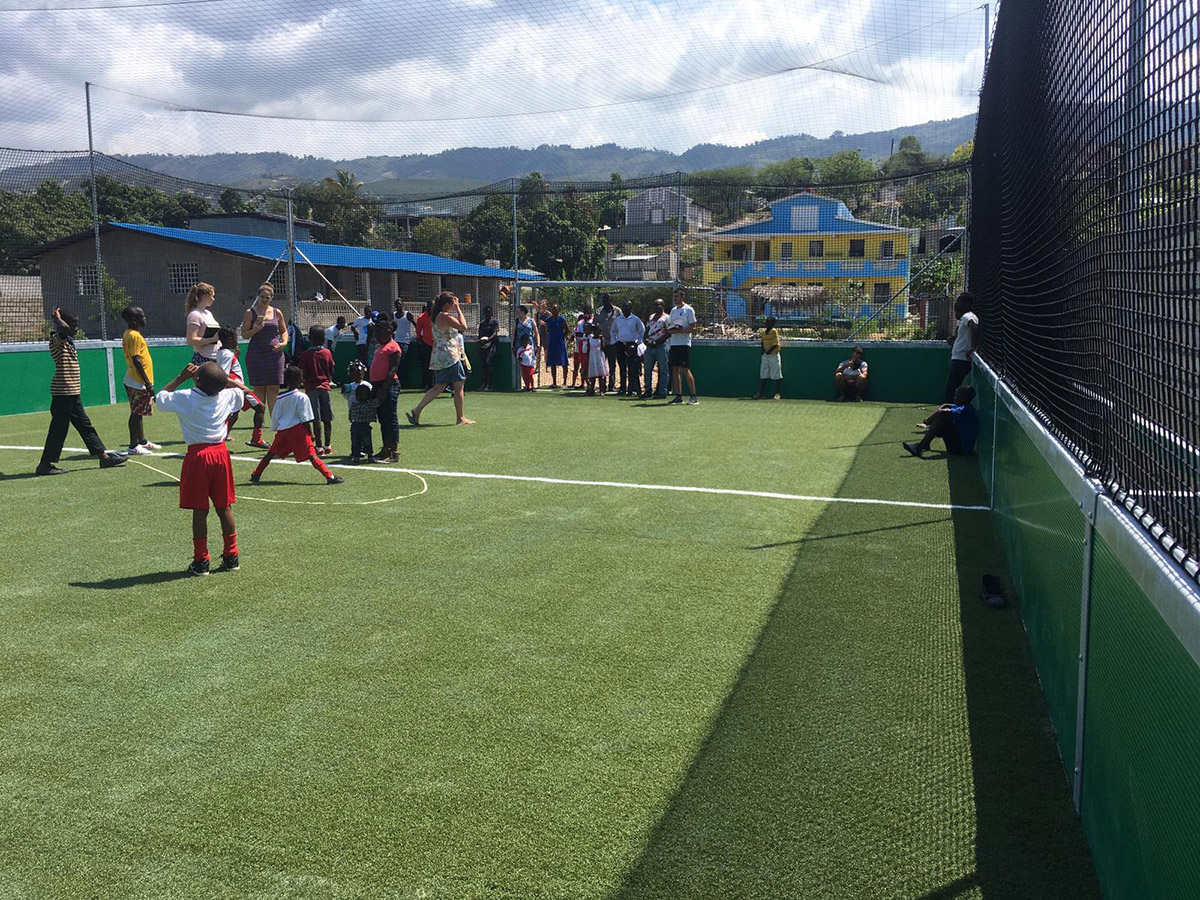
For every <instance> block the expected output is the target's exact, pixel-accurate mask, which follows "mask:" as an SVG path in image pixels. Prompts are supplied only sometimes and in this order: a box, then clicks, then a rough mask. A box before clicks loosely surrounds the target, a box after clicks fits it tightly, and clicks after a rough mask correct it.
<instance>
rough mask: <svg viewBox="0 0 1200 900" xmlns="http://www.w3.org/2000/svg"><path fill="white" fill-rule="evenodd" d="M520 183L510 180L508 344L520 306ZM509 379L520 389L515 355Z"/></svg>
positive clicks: (510, 356)
mask: <svg viewBox="0 0 1200 900" xmlns="http://www.w3.org/2000/svg"><path fill="white" fill-rule="evenodd" d="M519 188H520V183H519V182H518V181H517V179H515V178H514V179H512V234H513V289H512V295H511V296H510V297H509V300H508V340H509V342H510V344H511V343H512V341H513V340H514V339H515V338H516V331H517V307H518V306H520V305H521V254H520V243H519V242H518V240H517V190H518V189H519ZM508 356H509V360H508V366H509V378H510V379H511V383H512V386H513V388H517V387H520V373H519V372H518V371H517V355H516V354H515V353H511V352H510V353H509V354H508Z"/></svg>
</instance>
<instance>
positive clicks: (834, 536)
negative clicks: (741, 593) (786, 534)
mask: <svg viewBox="0 0 1200 900" xmlns="http://www.w3.org/2000/svg"><path fill="white" fill-rule="evenodd" d="M948 521H950V520H949V519H925V520H924V521H921V522H905V523H904V524H903V525H885V526H884V527H882V528H864V529H862V530H861V531H841V532H838V533H837V534H819V535H817V536H816V537H802V538H798V539H797V540H794V541H777V542H776V543H774V544H759V545H758V546H756V547H747V548H746V549H747V550H774V549H775V548H776V547H796V546H798V545H800V544H811V543H812V542H813V541H833V540H837V539H839V538H848V537H863V536H864V535H868V534H879V533H880V532H881V531H899V530H900V529H902V528H918V527H920V526H922V525H936V524H938V523H939V522H948Z"/></svg>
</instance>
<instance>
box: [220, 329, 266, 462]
mask: <svg viewBox="0 0 1200 900" xmlns="http://www.w3.org/2000/svg"><path fill="white" fill-rule="evenodd" d="M240 353H241V351H240V350H238V336H237V331H236V330H234V329H233V328H230V327H229V326H228V325H222V326H221V330H220V331H218V332H217V365H218V366H220V367H221V371H223V372H224V373H225V374H226V375H227V376H229V381H230V383H231V384H233V385H235V386H237V387H239V388H241V389H242V392H243V393H244V394H245V395H246V400H245V402H244V403H243V404H242V409H241V410H238V411H237V412H235V413H234V414H233V415H232V416H230V417H229V421H228V422H226V423H225V424H226V434H225V441H226V443H228V441H229V438H230V436H231V435H232V434H233V426H234V425H236V424H237V420H238V414H239V413H240V412H241V411H242V410H246V409H252V410H254V430H255V431H258V432H261V431H262V427H263V419H264V418H265V414H266V410H267V407H266V405H265V404H264V403H263V402H262V401H261V400H259V399H258V397H256V396H254V392H253V391H251V390H250V389H249V388H247V387H246V384H245V381H244V379H243V378H242V364H241V363H240V362H239V361H238V355H239V354H240Z"/></svg>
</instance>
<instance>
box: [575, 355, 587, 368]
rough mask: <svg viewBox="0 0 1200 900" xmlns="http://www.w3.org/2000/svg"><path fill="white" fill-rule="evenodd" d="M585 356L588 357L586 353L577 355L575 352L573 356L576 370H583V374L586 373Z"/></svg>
mask: <svg viewBox="0 0 1200 900" xmlns="http://www.w3.org/2000/svg"><path fill="white" fill-rule="evenodd" d="M587 356H588V355H587V354H586V353H578V352H577V353H576V354H575V366H576V368H579V369H583V370H584V371H585V372H586V371H587Z"/></svg>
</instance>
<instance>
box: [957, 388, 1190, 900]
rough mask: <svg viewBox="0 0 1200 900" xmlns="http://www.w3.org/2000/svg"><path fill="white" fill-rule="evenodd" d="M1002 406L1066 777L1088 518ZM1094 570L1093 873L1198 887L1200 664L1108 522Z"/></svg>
mask: <svg viewBox="0 0 1200 900" xmlns="http://www.w3.org/2000/svg"><path fill="white" fill-rule="evenodd" d="M981 375H982V373H980V372H978V371H977V372H975V373H974V377H973V380H974V383H975V384H976V386H977V388H978V391H979V395H978V402H979V406H980V414H981V416H980V417H981V425H982V427H981V429H980V441H979V445H978V448H979V449H978V453H979V465H980V470H981V472H982V474H983V477H984V480H985V482H987V481H989V480H990V479H991V474H992V472H991V468H992V445H993V435H992V432H993V427H992V409H993V406H994V404H995V394H994V391H993V390H992V389H991V386H990V385H989V383H988V381H987V379H986V377H981ZM999 413H1000V414H999V416H998V420H997V422H996V426H995V429H994V430H995V431H996V432H997V434H996V436H995V460H996V479H995V493H994V498H995V508H996V525H997V530H998V532H999V534H1000V539H1001V543H1002V544H1003V546H1004V551H1005V555H1006V557H1007V559H1008V563H1009V567H1010V569H1011V571H1012V575H1013V580H1014V582H1015V584H1014V587H1015V588H1016V593H1017V597H1018V600H1019V602H1020V605H1021V617H1022V619H1023V621H1024V622H1025V628H1026V631H1027V633H1028V635H1029V642H1030V646H1031V648H1032V651H1033V656H1034V660H1035V662H1036V664H1037V668H1038V674H1039V677H1040V679H1041V683H1042V689H1043V692H1044V694H1045V697H1046V705H1047V708H1048V711H1049V714H1050V718H1051V721H1052V723H1053V725H1054V728H1055V731H1056V733H1057V739H1058V745H1059V749H1060V751H1061V752H1062V754H1063V759H1064V767H1065V770H1066V772H1067V773H1068V777H1070V773H1071V771H1072V769H1073V767H1074V753H1075V732H1076V717H1077V710H1076V704H1077V701H1078V679H1079V648H1080V638H1079V632H1080V610H1081V604H1082V600H1081V595H1082V585H1083V537H1084V530H1083V529H1084V516H1083V513H1082V512H1081V511H1080V509H1079V505H1078V501H1077V500H1076V499H1075V495H1074V494H1073V493H1072V491H1071V490H1069V489H1068V487H1067V486H1066V485H1064V484H1063V483H1062V482H1061V481H1060V480H1059V478H1058V476H1057V475H1056V474H1055V473H1054V471H1053V470H1052V469H1051V467H1050V466H1049V464H1048V463H1047V462H1046V460H1045V459H1044V458H1043V457H1042V455H1041V453H1040V452H1039V451H1038V449H1037V448H1036V447H1035V446H1034V444H1033V442H1032V441H1031V440H1030V439H1029V437H1028V436H1027V435H1026V434H1025V432H1024V430H1023V428H1022V427H1021V425H1020V424H1019V423H1018V422H1017V421H1016V420H1015V419H1014V418H1013V417H1012V415H1011V413H1009V412H1008V411H1007V410H1006V409H1005V407H1004V406H1003V405H1001V407H1000V409H999ZM1101 502H1102V503H1103V502H1105V501H1103V500H1102V501H1101ZM1104 514H1105V515H1109V514H1110V513H1108V512H1105V513H1104ZM1091 574H1092V577H1091V588H1090V592H1089V600H1090V607H1089V618H1088V653H1087V657H1088V658H1087V681H1086V687H1085V690H1086V701H1085V707H1084V739H1083V745H1084V746H1083V783H1082V800H1081V808H1080V814H1081V817H1082V821H1083V826H1084V831H1085V833H1086V834H1087V838H1088V843H1089V846H1090V847H1091V851H1092V857H1093V859H1094V862H1095V866H1096V872H1097V874H1098V875H1099V878H1100V883H1101V886H1102V887H1103V890H1104V895H1105V896H1106V897H1110V898H1122V900H1124V898H1130V900H1132V898H1138V900H1141V898H1151V897H1153V898H1162V900H1167V898H1178V900H1184V898H1197V897H1200V665H1197V660H1196V659H1194V658H1193V657H1192V655H1191V654H1190V653H1189V652H1188V651H1187V649H1186V648H1185V647H1184V646H1183V644H1182V643H1181V642H1180V641H1179V639H1178V637H1177V636H1176V635H1175V633H1174V632H1173V631H1172V629H1171V628H1170V626H1168V625H1167V623H1166V622H1165V621H1164V620H1163V618H1162V616H1161V615H1160V614H1159V612H1158V610H1157V609H1156V608H1155V606H1154V604H1153V603H1152V602H1151V600H1150V599H1149V598H1148V597H1147V596H1146V594H1145V593H1144V592H1143V591H1142V589H1141V588H1139V586H1138V584H1137V582H1136V580H1135V579H1134V577H1133V576H1132V575H1131V574H1130V573H1129V572H1128V571H1126V569H1125V568H1124V567H1123V566H1122V564H1121V562H1120V559H1119V558H1118V556H1117V554H1115V553H1114V552H1113V549H1112V548H1111V547H1109V546H1108V545H1107V544H1106V543H1105V541H1104V539H1103V537H1101V535H1100V534H1099V532H1097V533H1096V534H1095V536H1094V539H1093V550H1092V573H1091ZM1180 602H1184V601H1183V600H1182V598H1181V599H1180Z"/></svg>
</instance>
